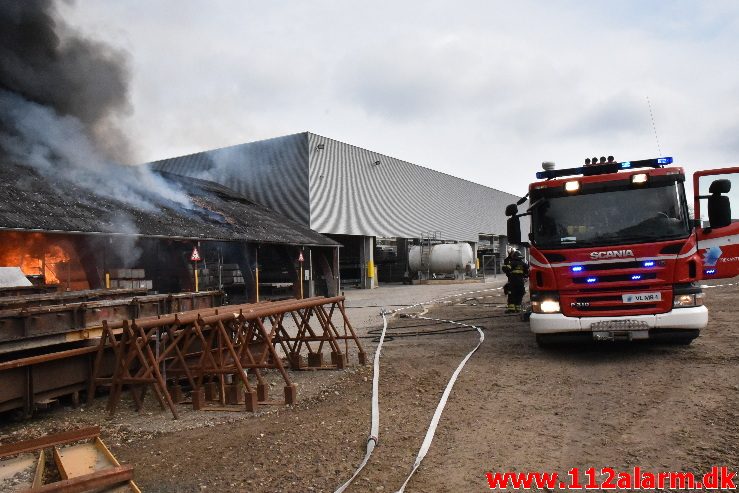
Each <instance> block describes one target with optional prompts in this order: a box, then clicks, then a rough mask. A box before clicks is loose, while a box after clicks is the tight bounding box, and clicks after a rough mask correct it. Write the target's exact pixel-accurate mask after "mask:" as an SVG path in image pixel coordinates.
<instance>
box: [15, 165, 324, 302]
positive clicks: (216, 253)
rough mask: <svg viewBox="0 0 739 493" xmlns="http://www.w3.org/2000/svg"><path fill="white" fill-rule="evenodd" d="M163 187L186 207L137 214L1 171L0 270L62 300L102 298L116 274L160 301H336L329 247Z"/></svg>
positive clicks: (197, 193)
mask: <svg viewBox="0 0 739 493" xmlns="http://www.w3.org/2000/svg"><path fill="white" fill-rule="evenodd" d="M163 179H164V180H165V181H166V182H167V183H170V184H172V185H173V186H176V187H177V189H178V190H179V191H181V193H182V194H184V196H186V197H187V198H188V199H189V201H190V204H189V205H188V206H187V207H185V206H182V205H180V204H178V203H175V202H172V203H170V204H168V205H164V206H160V207H157V208H151V207H141V208H139V207H136V206H135V205H133V204H131V203H129V202H127V201H122V200H120V199H119V198H117V197H115V196H113V195H111V196H109V197H106V196H105V194H104V190H100V191H98V192H97V193H93V192H91V191H89V190H88V189H86V188H83V187H78V186H75V184H74V183H71V182H69V181H66V180H59V181H57V182H52V181H50V180H49V179H48V178H46V177H44V176H42V175H41V174H40V173H38V172H36V171H35V170H34V169H33V168H29V167H27V166H19V165H15V164H12V163H8V162H6V163H3V164H2V166H0V197H1V199H0V245H2V247H1V248H0V266H6V267H20V268H21V269H22V270H23V272H24V273H25V274H26V275H27V276H29V277H30V278H32V279H35V280H37V282H38V283H40V284H55V285H57V286H59V289H60V290H66V291H70V290H80V289H99V288H110V287H111V278H114V277H118V275H115V274H114V273H115V272H120V271H121V270H122V269H132V270H138V271H143V272H144V273H145V277H141V276H140V274H138V275H134V276H133V277H134V278H136V277H137V276H138V278H140V279H144V278H145V279H146V280H148V281H150V284H149V285H146V284H145V285H144V286H142V287H147V288H149V289H152V290H155V291H159V292H179V291H193V290H195V289H196V288H197V289H202V288H220V289H226V290H229V291H231V292H232V294H233V295H235V296H237V297H242V298H247V299H255V298H256V297H257V295H258V291H259V284H262V285H263V287H271V286H275V285H278V284H279V285H283V286H284V285H290V286H292V287H293V289H294V293H295V294H299V293H301V292H302V293H304V294H306V295H307V294H309V293H318V294H335V293H336V292H337V291H338V283H337V279H338V276H337V275H335V272H336V270H337V269H336V267H335V263H336V262H337V260H336V259H337V257H338V255H337V252H336V249H337V248H338V244H337V243H336V242H334V241H332V240H330V239H328V238H327V237H325V236H323V235H320V234H318V233H316V232H314V231H312V230H310V229H309V228H307V227H305V226H302V225H301V224H299V223H297V222H295V221H292V220H290V219H287V218H285V217H283V216H281V215H279V214H277V213H275V212H273V211H271V210H269V209H266V208H265V207H262V206H259V205H257V204H254V203H253V202H251V201H249V200H247V199H245V198H244V197H242V196H240V195H238V194H237V193H235V192H233V191H232V190H229V189H227V188H225V187H223V186H221V185H217V184H214V183H210V182H207V181H203V180H197V179H192V178H184V177H178V176H167V175H165V176H164V177H163ZM194 248H195V249H197V250H198V253H199V257H200V260H199V261H198V262H193V261H192V253H193V249H194ZM301 255H302V257H303V259H304V260H303V262H302V266H301V262H299V258H300V257H301ZM196 263H197V265H195V264H196ZM301 267H302V268H303V271H305V272H301V270H300V268H301ZM258 269H259V270H260V271H261V276H262V277H261V282H259V281H258V275H259V274H258ZM196 270H197V274H198V276H196V275H195V273H196ZM225 271H230V273H229V272H225ZM234 272H238V274H237V275H234V274H233V273H234ZM196 277H197V280H196ZM113 280H115V279H113ZM196 282H198V286H197V287H196V285H195V284H196ZM112 287H135V286H112ZM301 289H302V291H301Z"/></svg>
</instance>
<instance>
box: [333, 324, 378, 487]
mask: <svg viewBox="0 0 739 493" xmlns="http://www.w3.org/2000/svg"><path fill="white" fill-rule="evenodd" d="M380 313H382V334H381V335H380V342H379V343H378V344H377V350H376V351H375V363H374V369H373V371H372V373H373V375H372V423H371V425H370V436H369V438H367V451H366V452H365V454H364V459H363V460H362V463H361V464H359V467H358V468H357V470H356V471H354V474H353V475H352V477H351V478H349V479H348V480H347V481H346V482H345V483H344V484H342V485H341V486H339V487H338V488H337V489H336V492H335V493H342V492H343V491H344V490H346V489H347V488H348V487H349V485H350V484H352V481H354V479H355V478H356V477H357V476H358V475H359V473H360V472H362V469H364V466H366V465H367V462H369V459H370V456H371V455H372V452H373V451H374V450H375V447H376V446H377V442H378V440H379V439H380V397H379V396H380V392H379V387H380V352H381V351H382V343H383V342H385V332H387V316H386V313H385V310H382V311H381V312H380Z"/></svg>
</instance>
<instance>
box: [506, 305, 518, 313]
mask: <svg viewBox="0 0 739 493" xmlns="http://www.w3.org/2000/svg"><path fill="white" fill-rule="evenodd" d="M505 313H516V305H514V304H513V303H508V305H506V309H505Z"/></svg>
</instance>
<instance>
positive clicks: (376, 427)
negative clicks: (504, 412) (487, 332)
mask: <svg viewBox="0 0 739 493" xmlns="http://www.w3.org/2000/svg"><path fill="white" fill-rule="evenodd" d="M501 289H503V288H488V289H481V290H479V291H468V292H466V293H456V294H452V295H449V296H444V297H442V298H437V299H435V300H431V301H426V302H423V303H416V304H415V305H408V306H405V307H403V308H397V309H395V310H393V311H391V312H386V311H385V310H381V311H380V313H381V314H382V334H381V335H380V342H379V343H378V344H377V350H376V351H375V361H374V368H373V377H372V423H371V425H370V436H369V438H368V439H367V450H366V452H365V454H364V459H362V462H361V463H360V464H359V467H357V469H356V471H354V474H352V477H350V478H349V479H348V480H347V481H346V482H345V483H344V484H342V485H341V486H339V487H338V488H337V489H336V491H335V492H334V493H343V492H344V491H345V490H346V489H347V488H348V487H349V485H350V484H351V483H352V482H353V481H354V480H355V479H356V477H357V476H358V475H359V473H360V472H361V471H362V469H364V466H366V465H367V462H369V459H370V456H372V452H373V451H374V450H375V447H376V446H377V443H378V441H379V438H380V403H379V398H380V397H379V395H380V393H379V387H380V352H381V351H382V344H383V342H385V333H386V332H387V315H388V314H394V313H397V312H399V311H402V310H407V309H408V308H414V307H417V306H423V305H431V304H435V303H440V302H442V301H443V300H446V299H448V298H455V297H459V296H466V295H470V294H478V293H485V292H488V291H498V290H501ZM417 318H424V317H417ZM429 320H435V319H429ZM450 323H454V324H457V325H464V326H466V327H474V328H475V329H477V330H478V332H480V342H479V343H478V344H477V346H476V347H475V349H473V350H472V351H471V352H470V353H469V354H468V355H467V357H466V358H465V359H464V360H463V361H462V363H460V366H459V367H457V370H456V371H455V372H454V374H453V375H452V380H451V381H450V383H449V384H447V388H446V390H445V391H444V395H443V396H442V401H443V404H442V402H439V406H440V407H439V406H437V409H436V413H435V414H434V418H433V419H432V420H431V426H429V431H427V432H426V438H425V439H424V441H423V443H424V444H426V442H427V441H428V444H427V445H426V446H425V450H424V445H421V451H419V455H418V457H417V458H416V463H415V464H414V467H413V470H412V471H411V474H410V476H408V479H406V481H405V483H403V487H402V488H401V491H402V490H403V488H405V485H406V484H407V483H408V480H410V477H411V476H412V475H413V473H415V472H416V469H418V465H417V464H420V462H421V461H422V460H423V457H425V456H426V452H427V451H428V447H429V446H430V445H431V440H433V437H434V433H435V431H436V425H437V424H438V422H439V418H440V417H441V412H442V411H443V410H444V406H445V405H446V400H447V398H448V396H449V393H450V392H451V390H452V387H453V386H454V381H455V380H456V379H457V375H458V374H459V372H460V371H461V369H462V367H463V366H464V365H465V363H467V360H468V359H469V358H470V356H472V353H474V352H475V351H477V348H478V347H480V344H482V341H483V340H484V339H485V336H484V334H483V333H482V330H481V329H480V328H479V327H475V326H473V325H467V324H463V323H459V322H450ZM437 414H438V416H437ZM434 420H435V421H434ZM432 428H433V430H432ZM429 434H430V435H429Z"/></svg>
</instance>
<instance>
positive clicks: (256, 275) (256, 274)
mask: <svg viewBox="0 0 739 493" xmlns="http://www.w3.org/2000/svg"><path fill="white" fill-rule="evenodd" d="M254 272H255V274H254V283H255V284H256V285H257V303H259V267H255V268H254Z"/></svg>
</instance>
